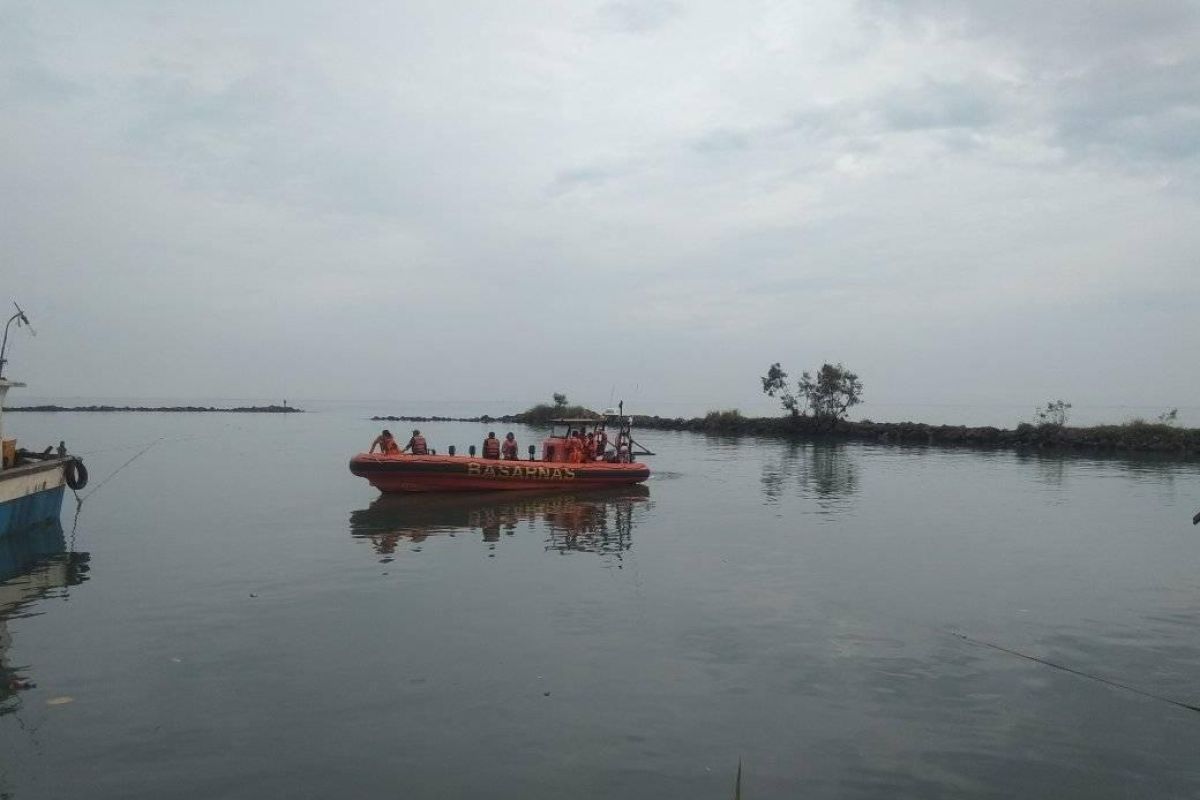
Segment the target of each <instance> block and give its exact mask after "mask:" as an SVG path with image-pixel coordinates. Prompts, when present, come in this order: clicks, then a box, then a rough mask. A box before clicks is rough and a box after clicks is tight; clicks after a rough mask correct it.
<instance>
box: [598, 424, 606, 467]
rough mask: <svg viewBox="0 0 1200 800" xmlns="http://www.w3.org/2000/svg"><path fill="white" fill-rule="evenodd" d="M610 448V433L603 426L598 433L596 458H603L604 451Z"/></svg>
mask: <svg viewBox="0 0 1200 800" xmlns="http://www.w3.org/2000/svg"><path fill="white" fill-rule="evenodd" d="M607 449H608V434H607V433H605V432H604V429H603V428H601V429H600V431H599V433H597V434H596V458H597V459H600V460H603V458H604V451H605V450H607Z"/></svg>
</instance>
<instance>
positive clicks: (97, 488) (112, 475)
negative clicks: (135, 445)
mask: <svg viewBox="0 0 1200 800" xmlns="http://www.w3.org/2000/svg"><path fill="white" fill-rule="evenodd" d="M161 441H162V439H155V440H154V441H153V442H151V443H150V444H148V445H146V446H145V447H143V448H142V449H141V450H139V451H137V452H136V453H134V454H133V457H132V458H130V459H129V460H128V461H126V462H125V463H124V464H122V465H121V466H119V467H117V468H116V469H114V470H113V471H112V472H110V473H108V476H107V477H105V479H104V480H102V481H100V482H99V483H98V484H96V485H95V486H93V487H92V490H91V491H90V492H88V493H87V494H85V495H82V496H80V494H79V492H76V491H75V490H74V489H72V490H71V491H72V492H74V494H75V504H76V507H79V506H82V505H83V501H84V500H86V499H88V498H89V497H91V496H92V495H94V494H95V493H96V492H98V491H100V489H101V488H102V487H103V486H104V484H106V483H108V482H109V481H111V480H112V479H113V478H115V477H117V475H118V474H120V472H121V470H123V469H125V468H126V467H128V466H129V465H130V464H132V463H133V462H135V461H137V460H138V459H139V458H141V457H142V456H144V455H146V453H148V452H150V451H151V450H152V449H153V448H154V447H155V445H157V444H158V443H159V442H161Z"/></svg>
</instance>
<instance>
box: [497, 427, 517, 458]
mask: <svg viewBox="0 0 1200 800" xmlns="http://www.w3.org/2000/svg"><path fill="white" fill-rule="evenodd" d="M500 450H501V453H502V455H503V456H504V460H505V461H516V460H517V438H516V437H515V436H513V434H512V431H509V432H508V434H507V435H506V436H505V437H504V443H503V444H502V445H501V446H500Z"/></svg>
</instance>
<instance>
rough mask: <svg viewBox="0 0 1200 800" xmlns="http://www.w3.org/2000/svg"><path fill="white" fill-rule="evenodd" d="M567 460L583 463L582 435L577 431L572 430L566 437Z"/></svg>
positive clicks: (573, 462)
mask: <svg viewBox="0 0 1200 800" xmlns="http://www.w3.org/2000/svg"><path fill="white" fill-rule="evenodd" d="M567 461H570V462H571V463H572V464H581V463H583V437H582V436H581V435H580V434H579V431H574V432H572V434H571V435H570V437H568V439H567Z"/></svg>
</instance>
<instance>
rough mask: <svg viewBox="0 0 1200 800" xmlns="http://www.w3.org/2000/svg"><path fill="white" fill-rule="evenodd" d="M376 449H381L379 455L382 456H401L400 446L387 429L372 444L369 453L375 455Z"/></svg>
mask: <svg viewBox="0 0 1200 800" xmlns="http://www.w3.org/2000/svg"><path fill="white" fill-rule="evenodd" d="M376 447H378V448H379V453H380V454H381V455H385V456H398V455H400V445H398V444H396V439H395V438H394V437H393V436H392V432H391V431H389V430H388V429H387V428H384V429H383V433H381V434H379V435H378V436H376V437H375V441H373V442H371V449H370V450H368V451H367V452H368V453H374V452H375V448H376Z"/></svg>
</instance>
